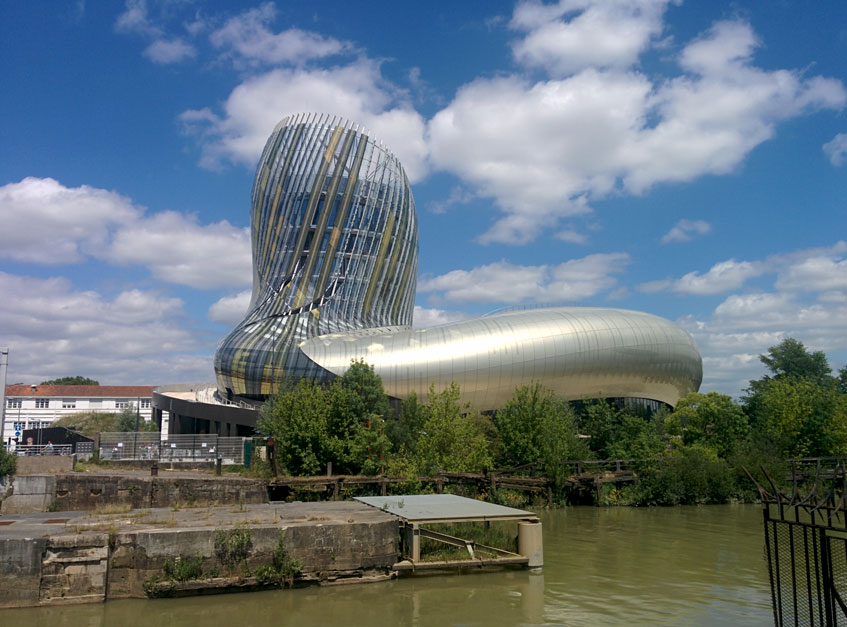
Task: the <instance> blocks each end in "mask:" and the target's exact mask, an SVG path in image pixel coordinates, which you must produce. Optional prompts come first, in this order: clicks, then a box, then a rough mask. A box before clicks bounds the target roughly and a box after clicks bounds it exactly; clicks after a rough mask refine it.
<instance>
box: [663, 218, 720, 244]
mask: <svg viewBox="0 0 847 627" xmlns="http://www.w3.org/2000/svg"><path fill="white" fill-rule="evenodd" d="M711 230H712V225H711V224H709V223H708V222H706V221H705V220H680V221H679V222H677V223H676V224H675V225H674V226H673V228H672V229H671V230H670V231H668V232H667V233H665V234H664V235H663V236H662V243H663V244H668V243H670V242H690V241H691V240H692V239H693V236H694V235H705V234H706V233H708V232H709V231H711Z"/></svg>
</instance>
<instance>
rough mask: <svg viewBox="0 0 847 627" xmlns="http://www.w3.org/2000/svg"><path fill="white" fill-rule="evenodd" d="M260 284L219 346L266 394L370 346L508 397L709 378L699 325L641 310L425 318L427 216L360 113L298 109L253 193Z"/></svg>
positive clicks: (231, 382) (647, 390)
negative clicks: (420, 234)
mask: <svg viewBox="0 0 847 627" xmlns="http://www.w3.org/2000/svg"><path fill="white" fill-rule="evenodd" d="M251 217H252V220H251V232H252V247H253V271H254V272H253V294H252V300H251V302H250V307H249V310H248V313H247V315H246V317H245V318H244V320H243V321H242V322H241V323H240V324H239V325H238V326H237V327H236V328H235V329H234V330H233V331H232V332H231V333H230V334H229V335H228V336H227V337H226V338H225V339H224V340H223V342H221V345H220V346H219V347H218V350H217V352H216V354H215V372H216V375H217V379H218V389H219V391H220V393H221V394H222V395H224V396H226V397H233V396H244V397H248V398H254V399H255V398H258V399H262V398H265V397H267V396H268V395H270V394H272V393H274V392H275V391H276V390H277V389H279V388H278V386H279V383H280V381H281V380H282V378H283V377H288V378H293V379H299V378H311V379H317V380H320V381H328V380H331V379H332V378H334V377H335V376H337V375H341V374H343V373H344V372H345V370H346V369H347V368H348V367H349V365H350V362H351V360H353V359H364V360H365V361H366V362H367V363H369V364H371V365H373V366H374V369H375V371H376V373H377V374H378V375H379V376H380V377H381V378H382V381H383V385H384V386H385V390H386V392H387V393H388V394H389V395H390V396H393V397H395V398H403V397H405V396H407V395H409V394H410V393H412V392H415V393H417V394H418V395H419V396H421V397H425V396H426V394H427V393H428V391H429V388H430V385H432V384H434V385H435V387H436V389H439V390H440V389H443V388H444V387H446V386H448V385H450V383H451V382H455V383H457V384H459V386H460V388H461V392H462V397H463V400H464V401H467V402H469V403H470V404H471V405H472V406H474V407H475V408H476V409H479V410H482V411H486V410H494V409H497V408H499V407H501V406H502V405H503V403H505V402H506V400H508V399H509V398H510V397H511V396H512V394H513V393H514V391H515V388H516V387H518V386H520V385H524V384H529V383H532V382H535V381H537V382H540V383H542V384H543V385H545V386H546V387H548V388H550V389H552V390H553V391H555V392H556V393H557V394H559V395H561V396H562V397H564V398H566V399H569V400H576V399H587V398H645V399H651V400H655V401H661V402H664V403H667V404H669V405H675V404H676V402H677V401H678V400H679V398H680V397H682V396H684V395H685V394H688V393H689V392H695V391H697V390H698V389H699V386H700V382H701V380H702V376H703V371H702V359H701V357H700V353H699V352H698V350H697V346H696V345H695V344H694V341H693V340H692V338H691V336H689V335H688V334H687V333H686V332H685V331H683V330H682V329H681V328H679V327H678V326H676V325H674V324H673V323H671V322H668V321H667V320H664V319H662V318H657V317H656V316H652V315H649V314H645V313H640V312H636V311H625V310H618V309H601V308H579V307H558V308H547V309H532V310H526V311H510V312H504V313H499V314H496V315H490V316H484V317H482V318H478V319H475V320H468V321H465V322H458V323H454V324H447V325H442V326H438V327H434V328H430V329H420V330H415V329H412V328H411V326H410V325H411V322H412V311H413V307H414V295H415V283H416V276H417V265H418V242H417V218H416V215H415V204H414V200H413V198H412V193H411V190H410V188H409V183H408V180H407V178H406V174H405V172H404V171H403V167H402V165H401V164H400V162H399V160H397V158H396V157H395V156H394V155H392V154H391V153H390V152H389V151H388V150H387V149H386V148H385V147H384V146H382V145H381V144H379V143H377V142H375V141H374V140H373V139H372V138H371V137H369V136H368V135H367V134H366V133H365V132H363V131H362V130H360V129H359V127H358V126H356V125H354V124H351V123H349V122H346V121H343V120H340V119H338V118H333V117H329V116H320V115H314V114H309V115H298V116H291V117H288V118H285V119H284V120H283V121H282V122H280V123H279V124H278V125H277V127H276V128H275V129H274V132H273V134H272V135H271V137H270V138H269V139H268V142H267V144H266V146H265V149H264V152H263V153H262V158H261V160H260V162H259V166H258V168H257V171H256V179H255V183H254V185H253V205H252V216H251Z"/></svg>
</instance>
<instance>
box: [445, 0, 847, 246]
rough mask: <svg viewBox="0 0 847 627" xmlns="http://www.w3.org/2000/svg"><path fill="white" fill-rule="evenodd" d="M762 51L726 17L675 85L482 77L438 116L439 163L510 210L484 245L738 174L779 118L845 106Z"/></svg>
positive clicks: (624, 76) (625, 79) (605, 73)
mask: <svg viewBox="0 0 847 627" xmlns="http://www.w3.org/2000/svg"><path fill="white" fill-rule="evenodd" d="M612 4H614V3H609V6H611V5H612ZM659 5H662V3H659V4H658V5H651V6H653V8H654V9H657V7H658V6H659ZM521 6H524V5H521ZM526 6H529V5H526ZM562 6H571V5H555V7H554V8H550V6H548V5H532V10H533V11H535V12H540V14H543V15H541V17H537V18H532V19H535V20H536V21H535V22H533V21H532V19H530V18H526V19H523V18H522V20H523V21H522V22H521V23H522V24H526V25H530V26H531V25H532V24H535V23H541V22H544V20H547V21H549V20H550V19H559V18H558V17H557V16H556V15H555V14H556V13H557V12H560V11H561V9H562ZM580 6H583V5H580ZM584 6H589V4H588V3H584ZM590 6H594V5H593V3H591V5H590ZM598 6H600V5H599V4H598ZM551 11H552V12H553V14H552V15H553V16H552V17H551V14H550V12H551ZM568 15H569V14H568ZM545 23H546V22H545ZM651 32H653V31H651ZM757 45H758V42H757V39H756V36H755V34H754V33H753V31H752V29H751V28H750V26H749V25H748V24H746V23H745V22H740V21H727V22H720V23H717V24H715V25H714V26H713V27H712V28H711V29H710V30H709V31H707V32H706V33H704V34H703V35H702V36H700V37H698V38H697V39H695V40H694V41H693V42H691V43H689V44H688V45H687V46H685V47H684V48H683V49H682V50H681V52H680V53H679V54H678V55H677V58H676V60H677V62H678V64H679V67H680V70H681V73H680V74H679V75H678V76H676V77H673V78H671V79H668V80H652V79H651V78H650V77H648V76H647V75H645V74H643V73H640V72H637V71H634V70H632V69H624V68H621V67H617V66H615V67H606V66H604V65H603V64H601V63H598V62H596V61H593V62H592V63H593V65H591V66H586V67H584V68H581V69H579V70H578V71H575V72H574V73H573V74H570V75H567V76H564V77H561V78H555V79H552V80H547V81H540V82H530V81H528V80H527V79H526V78H523V77H521V76H517V75H511V76H498V77H495V78H486V79H477V80H475V81H473V82H471V83H469V84H467V85H465V86H463V87H462V88H461V89H459V91H458V92H457V94H456V96H455V98H454V99H453V101H452V102H451V103H450V104H449V105H448V106H447V107H445V108H444V109H443V110H441V111H439V112H438V113H437V114H436V115H435V116H434V117H433V118H432V120H431V121H430V124H429V126H428V132H429V143H430V150H431V162H432V163H433V165H434V166H435V167H436V168H438V169H443V170H447V171H450V172H453V173H454V174H456V175H458V176H459V177H460V178H462V179H463V180H464V181H465V182H466V183H468V184H469V185H470V186H471V187H472V188H473V190H474V191H475V193H477V194H478V195H480V196H483V197H490V198H493V199H494V201H495V202H496V203H497V205H498V206H499V208H500V209H501V210H502V212H503V213H504V216H503V217H502V219H500V220H499V221H498V222H497V223H495V224H494V225H493V227H492V228H491V229H490V230H489V231H488V232H487V233H486V234H485V235H483V236H482V238H481V241H482V242H484V243H485V242H504V243H512V244H522V243H527V242H529V241H531V240H532V239H534V238H535V237H537V235H538V234H539V233H540V232H541V230H542V229H545V228H549V227H550V226H551V225H555V224H556V223H557V222H558V220H560V219H561V218H562V217H567V216H570V215H574V214H576V213H583V212H585V211H588V210H590V203H591V201H592V200H596V199H601V198H605V197H608V196H609V195H610V194H613V193H630V194H641V193H644V192H645V191H647V190H648V189H649V188H651V187H652V186H653V185H656V184H659V183H667V182H674V181H690V180H693V179H695V178H697V177H699V176H702V175H705V174H725V173H728V172H730V171H732V170H733V169H734V168H736V167H738V165H739V164H740V163H741V162H742V161H743V159H744V158H745V157H746V155H747V154H749V152H750V151H751V150H752V149H753V148H755V147H756V146H758V145H759V144H761V143H762V142H764V141H766V140H767V139H769V138H771V137H772V136H773V134H774V133H775V128H776V125H777V124H778V123H779V122H780V121H783V120H785V119H788V118H791V117H794V116H797V115H801V114H803V113H806V112H808V111H811V110H815V109H820V108H829V109H840V108H842V107H843V106H844V105H845V102H847V92H845V88H844V85H843V84H842V83H841V82H840V81H837V80H833V79H828V78H824V77H820V76H813V77H808V78H807V77H805V76H804V75H801V74H800V73H799V72H795V71H790V70H771V71H767V70H763V69H760V68H757V67H755V65H754V64H753V61H752V55H753V51H754V50H755V48H756V46H757ZM636 48H637V49H640V48H638V47H636ZM624 58H626V56H625V55H623V56H621V57H620V59H621V63H623V61H622V59H624ZM630 58H631V55H630ZM586 63H587V62H586ZM613 65H614V64H613Z"/></svg>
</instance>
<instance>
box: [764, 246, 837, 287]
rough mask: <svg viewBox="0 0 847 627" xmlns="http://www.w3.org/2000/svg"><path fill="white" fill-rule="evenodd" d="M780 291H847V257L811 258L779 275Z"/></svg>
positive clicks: (789, 267) (792, 265)
mask: <svg viewBox="0 0 847 627" xmlns="http://www.w3.org/2000/svg"><path fill="white" fill-rule="evenodd" d="M776 287H777V288H778V289H781V290H800V291H815V292H831V291H837V290H847V255H843V254H842V255H840V256H838V255H827V256H823V255H821V256H811V257H808V258H806V259H803V260H802V261H800V262H799V263H796V264H791V265H788V267H786V268H785V269H784V270H783V271H781V272H780V273H779V277H778V278H777V281H776Z"/></svg>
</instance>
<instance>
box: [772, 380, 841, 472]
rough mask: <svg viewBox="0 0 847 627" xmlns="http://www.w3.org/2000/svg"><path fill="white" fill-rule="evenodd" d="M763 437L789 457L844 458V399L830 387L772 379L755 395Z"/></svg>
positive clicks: (830, 385)
mask: <svg viewBox="0 0 847 627" xmlns="http://www.w3.org/2000/svg"><path fill="white" fill-rule="evenodd" d="M758 400H759V403H758V406H759V410H760V412H761V419H760V421H759V424H760V429H761V430H762V432H763V434H764V435H765V436H767V437H769V438H770V439H771V440H772V441H773V442H774V443H775V444H776V445H777V450H778V451H779V452H780V453H781V454H783V455H786V456H790V457H809V456H814V457H817V456H826V455H844V454H847V396H845V395H844V394H840V393H839V392H838V389H837V387H836V386H835V384H834V383H830V384H829V385H826V384H824V385H821V384H818V383H816V382H815V381H813V380H810V379H795V378H785V379H773V380H771V381H769V382H768V383H767V385H766V386H764V387H763V388H762V390H761V392H760V393H759V395H758Z"/></svg>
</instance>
